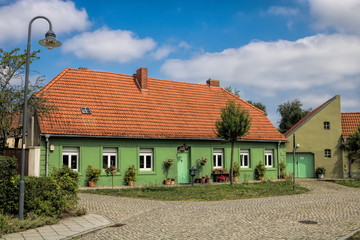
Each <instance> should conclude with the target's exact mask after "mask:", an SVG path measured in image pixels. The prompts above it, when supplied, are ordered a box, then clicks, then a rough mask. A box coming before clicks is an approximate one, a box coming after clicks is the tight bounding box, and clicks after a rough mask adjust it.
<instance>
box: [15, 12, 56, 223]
mask: <svg viewBox="0 0 360 240" xmlns="http://www.w3.org/2000/svg"><path fill="white" fill-rule="evenodd" d="M38 18H43V19H45V20H46V21H47V22H48V23H49V30H48V31H47V32H46V33H45V39H43V40H40V41H39V43H40V44H41V45H43V46H45V47H47V48H48V49H53V48H54V47H59V46H61V42H60V41H56V35H55V33H54V32H53V31H52V24H51V22H50V20H49V19H48V18H47V17H44V16H37V17H34V18H33V19H31V21H30V22H29V28H28V40H27V49H26V65H25V89H24V111H23V129H22V148H21V170H20V196H19V219H20V220H23V219H24V195H25V183H24V175H25V147H26V117H27V116H26V114H27V105H28V96H27V95H28V85H29V69H30V46H31V44H30V40H31V24H32V23H33V22H34V21H35V20H36V19H38Z"/></svg>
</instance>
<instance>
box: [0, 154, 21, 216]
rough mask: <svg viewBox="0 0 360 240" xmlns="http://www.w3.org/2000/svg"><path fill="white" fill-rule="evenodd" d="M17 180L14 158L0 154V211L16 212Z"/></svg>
mask: <svg viewBox="0 0 360 240" xmlns="http://www.w3.org/2000/svg"><path fill="white" fill-rule="evenodd" d="M18 180H19V179H18V176H17V161H16V159H15V158H12V157H5V156H0V212H3V213H9V214H17V212H18V205H19V184H18Z"/></svg>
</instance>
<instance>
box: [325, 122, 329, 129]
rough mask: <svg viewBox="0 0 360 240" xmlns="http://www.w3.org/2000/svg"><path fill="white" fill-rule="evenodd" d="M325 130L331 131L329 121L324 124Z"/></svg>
mask: <svg viewBox="0 0 360 240" xmlns="http://www.w3.org/2000/svg"><path fill="white" fill-rule="evenodd" d="M324 130H330V122H328V121H325V122H324Z"/></svg>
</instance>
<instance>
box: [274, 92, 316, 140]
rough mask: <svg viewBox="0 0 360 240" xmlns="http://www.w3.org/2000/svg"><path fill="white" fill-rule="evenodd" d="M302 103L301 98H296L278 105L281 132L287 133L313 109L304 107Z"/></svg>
mask: <svg viewBox="0 0 360 240" xmlns="http://www.w3.org/2000/svg"><path fill="white" fill-rule="evenodd" d="M302 105H303V104H302V103H301V102H300V100H299V99H295V100H293V101H291V102H290V101H288V102H286V103H283V104H280V105H279V106H278V108H277V112H278V113H280V115H281V120H280V124H279V131H280V132H281V133H285V132H286V131H287V130H289V129H290V128H291V127H292V126H294V125H295V124H296V123H297V122H298V121H300V120H301V119H302V118H303V117H305V115H306V114H308V113H309V112H310V111H311V108H309V109H303V108H302Z"/></svg>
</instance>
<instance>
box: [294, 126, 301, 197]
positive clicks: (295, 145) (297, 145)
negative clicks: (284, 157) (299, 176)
mask: <svg viewBox="0 0 360 240" xmlns="http://www.w3.org/2000/svg"><path fill="white" fill-rule="evenodd" d="M299 147H300V145H299V144H296V143H295V133H294V135H293V191H295V171H296V170H295V152H296V149H298V148H299Z"/></svg>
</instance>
